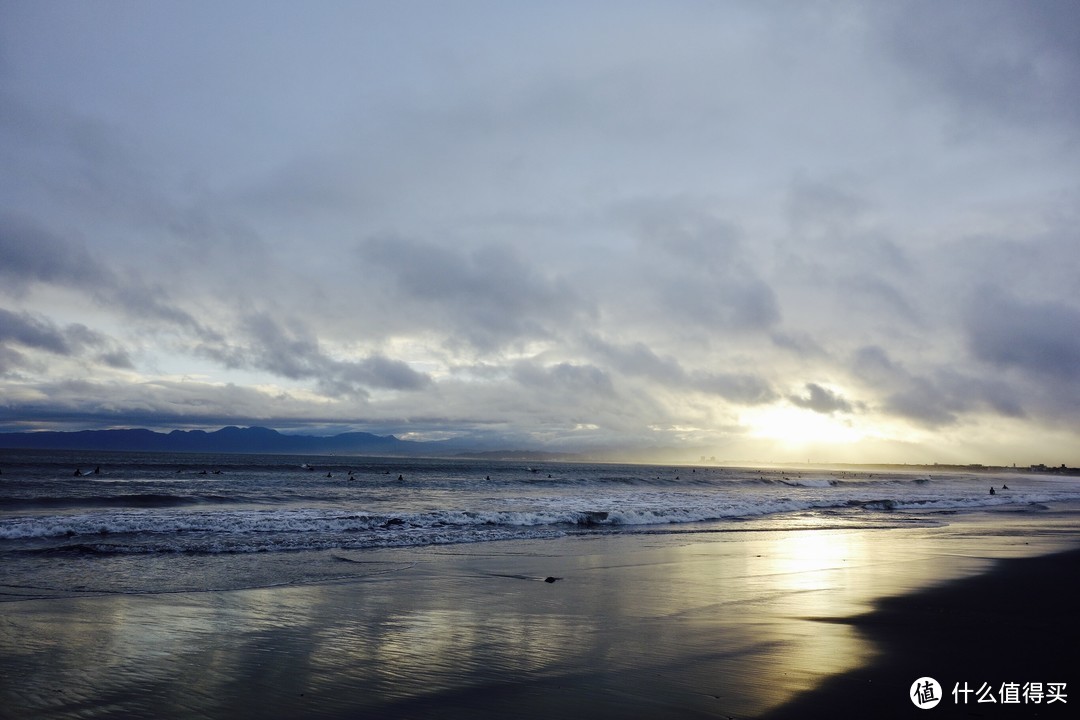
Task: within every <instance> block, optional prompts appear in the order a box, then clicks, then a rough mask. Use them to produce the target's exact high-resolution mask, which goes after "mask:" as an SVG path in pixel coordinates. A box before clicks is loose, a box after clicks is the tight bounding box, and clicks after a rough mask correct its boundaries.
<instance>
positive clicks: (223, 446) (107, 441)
mask: <svg viewBox="0 0 1080 720" xmlns="http://www.w3.org/2000/svg"><path fill="white" fill-rule="evenodd" d="M0 448H8V449H12V448H18V449H26V450H122V451H144V452H192V453H277V454H315V455H329V454H335V453H342V454H351V455H409V456H419V455H438V454H442V453H446V452H452V450H451V448H450V447H449V446H444V444H443V443H440V442H414V441H410V440H400V439H398V438H396V437H394V436H393V435H373V434H371V433H365V432H349V433H342V434H340V435H333V436H331V437H316V436H311V435H283V434H281V433H279V432H278V431H277V430H271V429H270V428H264V427H248V428H239V427H231V426H230V427H225V428H222V429H220V430H216V431H213V432H207V431H205V430H173V431H172V432H168V433H161V432H154V431H153V430H143V429H130V430H83V431H79V432H25V433H0Z"/></svg>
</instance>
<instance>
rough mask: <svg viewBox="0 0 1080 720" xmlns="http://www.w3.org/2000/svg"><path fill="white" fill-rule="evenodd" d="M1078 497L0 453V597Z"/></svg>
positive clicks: (215, 458)
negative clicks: (505, 546)
mask: <svg viewBox="0 0 1080 720" xmlns="http://www.w3.org/2000/svg"><path fill="white" fill-rule="evenodd" d="M1005 486H1007V489H1006V488H1005ZM990 487H994V488H995V493H994V494H993V495H991V494H990V492H989V489H990ZM1078 505H1080V478H1078V477H1069V476H1057V475H1050V474H1042V473H1040V474H1034V473H1023V472H1007V473H1006V472H1002V473H997V474H993V473H986V472H976V471H972V472H953V471H945V470H942V471H941V472H938V471H936V470H931V471H926V470H918V471H914V470H913V471H897V470H888V471H886V470H884V469H878V468H867V469H853V468H832V469H830V468H819V467H811V466H807V467H804V468H797V467H784V468H734V467H717V466H707V465H701V466H669V465H663V466H661V465H655V466H654V465H619V464H587V463H554V462H545V463H536V464H533V465H530V464H529V463H527V462H512V461H488V460H466V459H451V460H435V459H431V460H427V459H424V460H418V459H400V458H369V457H342V456H335V457H306V456H305V457H299V456H284V455H195V454H163V453H105V452H98V453H95V452H82V451H80V452H73V451H72V452H67V451H62V452H60V451H34V452H30V451H11V450H5V451H0V568H2V570H0V602H3V601H12V600H24V599H29V598H51V597H82V596H93V595H100V594H110V593H134V594H143V593H166V592H197V591H216V590H231V589H241V588H256V587H271V586H279V585H289V584H302V583H316V582H326V581H333V580H339V579H348V578H350V577H359V576H362V575H364V574H365V573H368V572H370V571H371V568H370V567H366V566H365V553H366V552H367V551H370V550H372V549H375V548H423V547H434V546H450V545H456V544H467V543H486V542H492V541H499V540H515V539H530V540H535V541H543V540H544V539H548V538H561V537H566V536H574V535H580V536H588V535H598V534H665V535H672V534H680V533H685V534H700V533H734V532H746V531H769V530H779V531H788V530H790V531H798V530H802V529H881V530H886V531H887V530H889V529H893V528H908V527H918V526H935V525H945V524H949V523H950V522H951V520H952V519H953V518H955V517H956V516H957V515H958V514H971V513H985V512H989V511H1006V510H1007V511H1010V512H1015V513H1021V514H1031V515H1033V516H1036V515H1039V514H1046V513H1054V512H1055V511H1056V510H1059V509H1070V508H1071V509H1073V510H1075V508H1076V507H1077V506H1078Z"/></svg>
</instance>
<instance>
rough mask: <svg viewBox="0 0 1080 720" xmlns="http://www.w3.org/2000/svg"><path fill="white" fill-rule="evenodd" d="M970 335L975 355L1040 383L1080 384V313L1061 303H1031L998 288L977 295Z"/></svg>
mask: <svg viewBox="0 0 1080 720" xmlns="http://www.w3.org/2000/svg"><path fill="white" fill-rule="evenodd" d="M964 331H965V333H966V336H967V341H968V346H969V348H970V350H971V352H972V354H973V355H974V356H975V357H976V358H977V359H979V360H981V361H983V362H986V363H989V364H990V365H992V366H993V367H996V368H1000V369H1013V370H1017V371H1019V372H1021V373H1023V374H1025V375H1027V376H1028V377H1030V378H1033V379H1035V380H1037V381H1040V382H1053V383H1075V382H1076V381H1077V380H1080V310H1077V309H1076V308H1074V307H1071V306H1068V305H1065V304H1063V303H1057V302H1025V301H1021V300H1018V299H1016V298H1013V297H1011V296H1010V295H1009V294H1007V293H1006V292H1004V291H1002V290H1000V289H997V288H983V289H981V290H979V291H976V292H975V293H974V294H973V296H972V298H971V300H970V301H969V303H968V307H967V313H966V317H965V321H964Z"/></svg>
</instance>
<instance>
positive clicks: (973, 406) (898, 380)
mask: <svg viewBox="0 0 1080 720" xmlns="http://www.w3.org/2000/svg"><path fill="white" fill-rule="evenodd" d="M851 368H852V372H853V374H854V375H855V377H857V378H858V379H860V380H862V381H863V383H864V384H865V385H866V387H867V389H868V391H869V392H871V393H873V394H874V395H876V396H877V397H879V398H881V400H880V408H879V409H880V410H882V411H884V412H886V413H888V414H891V415H895V416H897V417H901V418H905V419H908V420H912V421H915V422H916V423H918V424H921V425H925V426H927V427H931V428H936V427H941V426H945V425H952V424H955V423H957V422H958V421H959V420H960V419H961V417H962V416H964V415H965V414H968V413H973V412H983V411H990V412H992V413H994V414H996V415H999V416H1002V417H1009V418H1022V417H1027V416H1028V412H1027V410H1026V408H1025V404H1030V401H1031V398H1030V397H1024V396H1023V395H1022V393H1021V391H1020V390H1018V389H1017V388H1016V387H1015V386H1014V385H1012V384H1010V383H1008V382H1005V381H1004V380H1002V379H1001V378H995V377H991V378H981V377H979V376H977V375H975V374H973V373H971V372H970V371H960V370H957V369H954V368H952V367H932V368H929V369H927V370H925V371H924V372H922V373H914V372H911V371H909V370H908V369H907V368H906V367H905V366H904V365H903V364H901V363H898V362H895V361H893V360H892V359H891V358H890V357H889V355H888V353H887V352H886V351H885V350H884V349H882V348H880V347H876V346H870V347H863V348H860V349H859V350H858V351H856V352H855V354H854V356H853V358H852V363H851Z"/></svg>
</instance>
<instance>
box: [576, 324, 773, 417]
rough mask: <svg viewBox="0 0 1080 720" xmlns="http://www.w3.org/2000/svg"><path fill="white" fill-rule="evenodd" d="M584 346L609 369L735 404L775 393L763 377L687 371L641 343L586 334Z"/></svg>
mask: <svg viewBox="0 0 1080 720" xmlns="http://www.w3.org/2000/svg"><path fill="white" fill-rule="evenodd" d="M584 345H585V347H586V348H588V349H589V350H590V351H591V352H593V353H595V354H596V356H597V357H598V358H599V359H600V360H601V361H602V362H603V363H604V364H605V365H606V366H609V367H610V368H611V369H612V371H614V372H617V373H619V374H621V375H624V376H628V377H640V378H645V379H647V380H649V381H650V383H652V384H654V385H655V386H659V387H662V388H666V389H669V390H683V391H692V392H700V393H705V394H707V395H716V396H719V397H721V398H723V399H725V400H727V401H729V402H732V403H736V404H739V405H757V404H760V403H767V402H771V401H772V400H774V399H776V397H777V395H776V393H775V392H774V391H773V389H772V388H771V386H770V385H769V383H768V381H766V380H765V379H763V378H761V377H759V376H757V375H754V374H753V373H745V372H720V371H715V370H703V369H694V370H687V369H686V368H684V367H683V365H682V364H681V363H680V362H679V361H678V360H677V359H675V358H673V357H660V356H659V355H657V354H656V353H655V352H654V351H653V350H652V349H651V348H649V347H648V346H647V345H645V343H641V342H636V343H630V344H626V345H620V344H617V343H611V342H608V341H605V340H603V339H601V338H599V337H597V336H595V335H589V336H587V337H586V338H585V340H584Z"/></svg>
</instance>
